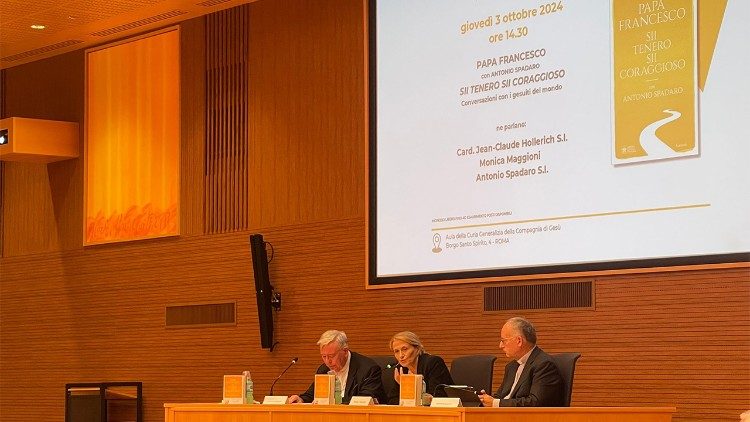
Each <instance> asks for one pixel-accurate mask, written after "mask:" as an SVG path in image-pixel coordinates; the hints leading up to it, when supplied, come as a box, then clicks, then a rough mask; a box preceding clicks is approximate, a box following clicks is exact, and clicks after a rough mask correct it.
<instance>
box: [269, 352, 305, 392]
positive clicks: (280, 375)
mask: <svg viewBox="0 0 750 422" xmlns="http://www.w3.org/2000/svg"><path fill="white" fill-rule="evenodd" d="M298 360H299V358H293V359H292V363H290V364H289V366H287V367H286V369H284V370H283V371H282V372H281V374H279V376H278V377H276V379H275V380H274V381H273V384H271V391H270V392H269V393H268V395H269V396H273V387H274V386H276V381H278V380H280V379H281V377H282V376H283V375H284V374H286V371H288V370H289V368H291V367H292V365H294V364H295V363H297V361H298Z"/></svg>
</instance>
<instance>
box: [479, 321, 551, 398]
mask: <svg viewBox="0 0 750 422" xmlns="http://www.w3.org/2000/svg"><path fill="white" fill-rule="evenodd" d="M500 349H501V350H503V351H504V352H505V355H506V356H507V357H509V358H512V359H513V360H512V361H510V362H509V363H508V364H507V365H506V366H505V376H504V377H503V384H502V385H501V386H500V388H499V389H498V390H497V392H496V393H495V394H494V397H493V396H491V395H489V394H486V393H485V392H484V391H482V394H480V396H479V397H480V399H481V400H482V403H483V404H484V406H486V407H499V406H503V407H506V406H510V407H527V406H541V407H554V406H563V405H564V403H565V388H564V385H565V384H564V382H563V379H562V376H561V375H560V371H559V370H558V369H557V366H556V365H555V363H554V362H553V361H552V358H551V357H550V356H549V355H548V354H546V353H544V351H542V349H540V348H539V347H537V345H536V329H534V326H533V325H532V324H531V322H529V321H528V320H526V319H524V318H521V317H514V318H511V319H509V320H508V321H506V322H505V324H504V325H503V328H502V329H501V330H500Z"/></svg>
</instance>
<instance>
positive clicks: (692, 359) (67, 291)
mask: <svg viewBox="0 0 750 422" xmlns="http://www.w3.org/2000/svg"><path fill="white" fill-rule="evenodd" d="M363 16H364V8H363V4H362V3H361V2H360V1H346V2H344V1H340V0H274V1H263V0H261V1H258V2H255V3H253V4H252V5H251V6H250V24H251V37H250V42H251V44H250V69H251V70H250V75H251V78H250V104H251V110H250V112H251V116H250V127H251V134H250V140H249V142H250V155H251V162H250V178H249V183H250V198H251V200H250V204H249V206H250V210H251V216H250V217H251V218H250V224H251V229H252V230H248V231H240V232H233V233H226V234H217V235H202V234H201V233H202V232H203V221H202V219H203V214H202V212H201V210H202V209H203V206H202V201H203V199H202V198H203V192H202V189H203V183H202V177H203V176H202V174H203V171H202V167H201V164H200V163H201V162H202V157H196V156H200V155H201V154H203V150H202V148H203V147H202V145H201V140H202V138H201V137H202V136H203V133H204V132H203V131H204V130H205V127H204V126H202V124H201V122H200V121H197V120H195V119H199V118H201V117H200V116H204V115H205V110H204V109H202V107H203V106H202V104H203V102H202V101H201V100H200V99H201V98H202V96H205V86H202V85H201V82H200V80H201V77H200V75H201V72H202V71H204V70H205V69H202V68H201V65H200V60H199V59H198V58H197V56H200V55H201V54H203V48H204V46H203V42H204V41H203V31H204V24H203V21H202V20H193V21H189V22H186V23H184V24H183V26H182V30H181V34H182V40H183V43H184V44H183V59H182V60H183V81H184V84H183V91H182V96H183V104H182V108H183V110H182V119H183V123H182V124H183V126H182V127H183V139H182V142H183V149H182V151H183V157H182V163H183V169H182V171H183V173H182V182H183V186H182V192H183V195H182V198H183V204H182V205H183V214H182V224H183V236H181V237H178V238H168V239H157V240H148V241H142V242H130V243H124V244H118V245H103V246H97V247H91V248H86V249H82V248H81V247H80V244H81V231H82V230H81V223H80V221H81V209H82V201H81V194H80V191H81V184H82V175H81V174H80V169H79V165H78V163H77V161H78V160H72V161H71V162H70V163H68V164H67V165H64V166H52V165H50V166H42V167H39V168H37V167H33V168H32V167H25V166H29V165H28V164H27V165H25V166H23V165H18V164H16V163H7V165H4V166H3V168H4V174H3V185H4V187H5V188H4V189H5V191H4V199H5V201H4V204H3V207H2V209H3V213H4V214H3V220H2V221H3V227H2V229H3V232H4V237H5V241H6V242H5V244H4V249H3V258H2V261H1V262H0V420H2V421H3V422H5V421H32V420H33V421H36V420H48V421H62V420H63V418H64V413H63V408H64V407H63V406H64V384H65V383H66V382H84V381H126V380H136V381H143V383H144V390H143V391H144V399H145V419H146V421H159V420H162V418H163V410H162V404H163V403H165V402H193V401H203V402H206V401H209V402H216V401H219V400H220V398H221V377H222V375H224V374H228V373H240V372H241V371H243V370H246V369H249V370H251V371H252V373H253V379H254V381H255V386H256V397H259V398H262V397H263V396H264V395H265V394H267V392H268V389H269V387H270V385H271V382H272V381H273V379H274V378H275V377H276V376H277V375H278V374H279V373H280V372H281V371H282V370H283V369H284V367H286V365H287V364H288V363H289V360H290V359H291V358H292V357H294V356H299V357H300V361H299V363H298V364H297V365H296V366H295V367H294V368H292V369H291V370H290V371H289V372H288V373H287V374H286V375H285V377H284V378H283V379H282V380H281V381H279V383H278V384H277V385H276V388H275V391H276V392H277V393H284V394H292V393H298V392H300V391H301V390H303V389H304V388H305V387H306V386H307V383H309V382H310V381H311V376H312V373H313V372H314V370H315V368H316V366H317V365H318V363H319V361H320V357H319V356H318V353H317V350H316V346H315V341H316V340H317V337H318V336H319V334H320V333H321V332H322V331H324V330H326V329H328V328H340V329H343V330H345V331H347V333H348V334H349V337H350V341H351V346H352V348H353V349H354V350H357V351H360V352H363V353H367V354H387V353H388V350H387V343H388V339H389V338H390V336H391V335H392V334H393V333H395V332H397V331H400V330H404V329H410V330H414V331H416V332H417V333H419V334H420V335H421V337H422V339H423V341H424V342H425V344H426V345H427V349H428V351H429V352H431V353H436V354H440V355H442V356H443V357H445V358H446V360H448V361H451V360H452V359H453V358H454V357H456V356H458V355H462V354H468V353H496V354H498V355H499V354H500V351H499V350H498V348H497V343H498V337H499V328H500V325H501V323H502V322H503V321H504V320H505V319H506V318H508V317H510V316H512V315H513V314H514V313H512V312H503V313H485V312H483V311H482V288H483V287H484V285H482V284H465V285H454V286H433V287H413V288H403V289H386V290H365V289H364V279H365V269H364V262H365V220H364V212H365V210H364V203H365V198H364V183H365V180H366V179H365V174H364V172H365V170H364V160H365V146H364V139H365V127H366V126H365V121H364V107H365V101H364V98H365V97H364V95H365V94H364V92H363V86H364V81H365V74H364V61H363V60H364V59H363V57H364V34H363ZM50 60H53V61H52V62H47V61H45V62H43V63H32V64H29V65H25V66H21V67H17V68H11V69H8V70H5V71H4V72H6V75H5V76H6V82H7V83H10V84H14V87H13V88H12V89H9V90H8V92H6V93H4V94H3V95H5V96H6V98H5V100H6V104H7V107H8V111H9V112H11V113H12V114H14V115H15V113H20V112H21V111H23V112H24V113H27V114H31V116H29V117H43V118H63V119H65V118H67V119H72V120H75V117H76V116H77V115H80V114H82V109H83V106H82V103H81V101H82V100H81V99H82V92H77V91H76V90H75V89H71V90H70V92H67V91H68V90H67V88H65V89H64V88H61V87H59V86H57V85H56V84H55V83H47V82H41V83H38V82H37V81H38V80H44V81H46V80H52V81H59V80H75V81H78V82H77V83H78V86H80V89H82V87H83V81H82V74H81V72H82V69H83V55H82V54H78V53H74V54H70V55H65V56H60V57H59V58H56V59H50ZM50 63H53V64H55V65H56V66H50V65H49V64H50ZM185 63H192V64H193V65H194V66H193V67H190V68H186V66H185ZM24 73H26V74H33V75H36V76H35V78H27V77H26V76H25V75H23V74H24ZM187 81H191V84H190V85H187V83H188V82H187ZM26 90H30V91H31V92H36V93H35V94H34V95H33V96H32V97H30V98H32V99H33V98H36V100H34V101H32V102H31V103H30V104H27V100H25V99H24V97H23V93H24V92H25V91H26ZM54 95H70V96H71V99H70V101H69V103H65V102H59V103H58V104H56V105H55V106H54V108H50V107H53V106H52V105H50V104H46V103H44V98H45V97H46V96H54ZM198 109H200V110H198ZM50 110H51V112H52V114H53V115H49V113H48V112H49V111H50ZM36 113H38V114H36ZM55 113H57V114H55ZM185 128H192V129H194V130H193V131H192V132H188V131H186V130H185ZM71 169H72V170H71ZM45 180H46V181H47V182H46V183H45ZM53 180H54V181H55V182H54V183H52V182H51V181H53ZM62 181H67V183H62ZM9 192H10V193H9ZM10 198H12V201H13V202H10V201H11V199H10ZM47 198H52V199H51V200H50V199H47ZM72 217H76V218H77V219H76V218H72ZM186 227H187V228H188V230H185V228H186ZM251 232H261V233H263V234H264V237H265V239H266V240H267V241H269V242H271V243H272V244H273V245H274V249H275V257H274V260H273V262H272V263H271V265H270V275H271V279H272V281H273V284H274V285H275V287H276V288H277V289H278V290H279V291H280V292H281V293H282V295H283V307H282V310H281V311H280V312H279V313H278V314H277V315H276V335H277V340H278V341H279V345H278V346H277V348H276V349H275V350H274V352H269V351H267V350H261V349H260V346H259V345H260V339H259V333H258V325H257V313H256V309H255V296H254V293H253V280H252V275H251V274H252V268H251V259H250V250H249V245H248V235H249V234H250V233H251ZM49 233H54V234H55V235H54V236H51V237H52V240H47V239H48V238H49V237H50V234H49ZM595 281H596V304H595V307H594V309H592V310H567V311H559V310H558V311H543V310H539V311H532V312H524V313H523V314H524V315H525V316H527V317H529V318H530V319H531V320H532V321H534V322H535V323H536V325H537V328H538V330H539V336H540V346H541V347H542V348H544V349H545V350H547V351H550V352H558V351H580V352H581V353H582V354H583V357H582V358H581V360H580V361H579V366H578V370H577V373H576V381H575V388H574V393H573V405H575V406H612V405H675V406H677V408H678V415H677V418H676V419H677V420H737V419H738V415H739V413H740V412H741V411H742V410H746V409H748V408H750V397H749V395H748V392H749V391H750V306H749V305H750V272H748V270H747V269H746V268H738V269H726V270H701V271H684V272H673V273H656V274H642V275H620V276H607V277H598V278H596V280H595ZM226 301H237V324H236V325H235V326H229V327H216V328H194V329H171V328H170V329H167V328H166V327H165V320H164V319H165V306H167V305H172V304H185V303H207V302H209V303H210V302H217V303H218V302H226ZM506 361H507V360H506V359H505V358H504V357H502V356H500V358H499V359H498V364H497V366H496V370H495V386H497V385H498V383H499V382H500V379H501V377H502V372H503V371H502V365H503V364H504V363H505V362H506Z"/></svg>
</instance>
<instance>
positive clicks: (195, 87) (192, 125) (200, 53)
mask: <svg viewBox="0 0 750 422" xmlns="http://www.w3.org/2000/svg"><path fill="white" fill-rule="evenodd" d="M180 27H181V30H180V47H181V55H180V79H181V80H182V86H181V87H180V99H181V107H180V116H181V119H180V137H181V138H182V144H181V145H180V151H181V156H180V162H181V163H182V165H181V168H180V172H181V177H180V182H181V184H180V198H181V199H180V201H181V204H180V233H181V234H182V235H183V236H194V235H199V234H203V215H204V214H203V204H204V202H203V189H198V188H197V187H199V186H202V185H203V179H204V177H205V175H204V157H205V145H206V119H205V116H206V108H205V104H206V59H205V55H206V40H205V37H206V33H205V31H206V26H205V19H204V18H198V19H191V20H189V21H185V22H182V23H181V24H180Z"/></svg>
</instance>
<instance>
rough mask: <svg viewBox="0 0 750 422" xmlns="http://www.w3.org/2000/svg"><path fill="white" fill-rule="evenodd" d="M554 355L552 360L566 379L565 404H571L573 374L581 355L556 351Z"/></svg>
mask: <svg viewBox="0 0 750 422" xmlns="http://www.w3.org/2000/svg"><path fill="white" fill-rule="evenodd" d="M550 356H552V360H553V361H554V362H555V365H557V369H558V370H559V371H560V375H562V378H563V381H565V402H564V404H563V405H564V406H570V401H571V399H572V398H573V375H575V372H576V361H578V358H580V357H581V354H580V353H556V354H553V355H550Z"/></svg>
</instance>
